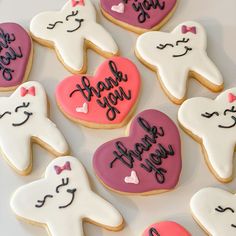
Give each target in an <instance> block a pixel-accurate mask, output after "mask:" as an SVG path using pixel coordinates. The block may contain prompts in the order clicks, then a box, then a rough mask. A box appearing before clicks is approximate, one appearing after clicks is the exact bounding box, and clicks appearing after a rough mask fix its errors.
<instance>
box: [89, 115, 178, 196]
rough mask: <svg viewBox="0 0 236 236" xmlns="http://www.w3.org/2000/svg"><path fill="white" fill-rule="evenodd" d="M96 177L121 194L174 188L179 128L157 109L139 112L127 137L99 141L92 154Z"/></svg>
mask: <svg viewBox="0 0 236 236" xmlns="http://www.w3.org/2000/svg"><path fill="white" fill-rule="evenodd" d="M93 168H94V170H95V173H96V175H97V176H98V178H99V179H100V180H101V181H102V183H104V185H105V186H107V187H108V188H109V189H112V190H114V191H116V192H119V193H123V194H141V195H148V194H155V193H159V192H163V191H167V190H171V189H172V188H174V187H175V186H176V185H177V183H178V180H179V176H180V172H181V168H182V161H181V146H180V136H179V131H178V129H177V127H176V125H175V124H174V122H173V121H172V120H170V118H169V117H168V116H166V115H165V114H163V113H162V112H159V111H157V110H146V111H143V112H141V113H140V114H138V115H137V116H136V117H135V118H134V119H133V121H132V123H131V126H130V134H129V136H128V137H122V138H118V139H115V140H112V141H109V142H107V143H105V144H103V145H101V146H100V147H99V148H98V149H97V150H96V152H95V154H94V157H93Z"/></svg>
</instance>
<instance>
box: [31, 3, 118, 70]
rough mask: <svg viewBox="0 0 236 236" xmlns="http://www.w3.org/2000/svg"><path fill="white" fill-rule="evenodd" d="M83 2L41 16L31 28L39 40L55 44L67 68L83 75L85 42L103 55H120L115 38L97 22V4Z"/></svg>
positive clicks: (37, 17) (36, 17) (67, 5)
mask: <svg viewBox="0 0 236 236" xmlns="http://www.w3.org/2000/svg"><path fill="white" fill-rule="evenodd" d="M83 2H84V5H83V4H81V5H76V6H74V7H73V4H72V1H68V2H67V3H66V4H65V6H64V7H63V8H62V10H61V11H49V12H43V13H40V14H38V15H37V16H35V17H34V18H33V19H32V21H31V24H30V31H31V33H32V34H33V35H34V36H35V37H36V38H38V39H41V40H46V41H47V42H52V43H53V44H54V46H55V49H56V51H57V53H59V55H60V57H61V58H62V59H63V62H64V64H65V65H66V66H67V67H68V68H70V69H72V70H74V71H81V70H82V68H83V66H84V65H85V63H86V62H85V61H84V59H85V58H86V57H84V56H83V55H84V53H85V45H84V44H85V40H87V41H89V42H91V43H93V44H94V45H95V46H96V47H98V48H99V49H100V50H101V51H102V52H101V53H103V52H104V53H110V54H112V55H115V54H117V53H118V47H117V44H116V43H115V41H114V40H113V38H112V37H111V35H110V34H109V33H108V32H107V31H106V30H105V29H104V28H103V27H102V26H101V25H100V24H98V23H97V22H96V10H95V8H94V6H93V4H92V3H91V2H90V0H84V1H83ZM56 22H57V24H56V25H55V26H54V24H55V23H56ZM79 26H80V28H78V27H79ZM68 31H74V32H68Z"/></svg>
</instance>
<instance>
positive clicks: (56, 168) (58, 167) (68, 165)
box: [54, 161, 71, 175]
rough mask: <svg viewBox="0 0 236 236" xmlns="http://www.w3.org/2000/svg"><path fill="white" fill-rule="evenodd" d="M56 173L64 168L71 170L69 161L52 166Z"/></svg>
mask: <svg viewBox="0 0 236 236" xmlns="http://www.w3.org/2000/svg"><path fill="white" fill-rule="evenodd" d="M54 169H55V171H56V173H57V175H60V174H61V173H62V172H63V171H64V170H71V166H70V162H69V161H67V162H66V163H65V165H64V166H62V167H60V166H54Z"/></svg>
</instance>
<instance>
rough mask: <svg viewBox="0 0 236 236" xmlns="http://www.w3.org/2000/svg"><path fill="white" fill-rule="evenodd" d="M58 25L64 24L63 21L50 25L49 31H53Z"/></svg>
mask: <svg viewBox="0 0 236 236" xmlns="http://www.w3.org/2000/svg"><path fill="white" fill-rule="evenodd" d="M58 24H63V21H56V22H55V23H53V24H49V25H48V27H47V29H49V30H52V29H54V28H55V27H56V26H57V25H58Z"/></svg>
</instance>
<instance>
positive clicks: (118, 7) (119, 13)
mask: <svg viewBox="0 0 236 236" xmlns="http://www.w3.org/2000/svg"><path fill="white" fill-rule="evenodd" d="M100 2H101V10H102V13H103V15H104V16H105V17H106V18H108V19H109V20H111V21H112V22H114V23H116V24H118V25H120V26H122V27H124V28H127V29H129V30H131V31H134V32H136V33H143V32H145V31H148V30H157V29H159V28H160V27H162V26H163V25H164V24H165V23H166V22H167V21H168V19H169V18H170V17H171V16H172V14H173V12H174V10H175V8H176V5H177V0H154V1H153V0H138V1H137V0H100Z"/></svg>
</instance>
